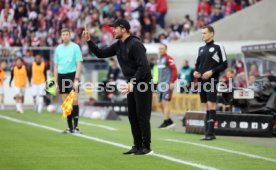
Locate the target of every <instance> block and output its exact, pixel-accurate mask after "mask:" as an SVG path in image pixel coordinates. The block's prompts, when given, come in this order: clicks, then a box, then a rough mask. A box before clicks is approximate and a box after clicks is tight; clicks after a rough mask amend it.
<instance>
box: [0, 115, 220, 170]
mask: <svg viewBox="0 0 276 170" xmlns="http://www.w3.org/2000/svg"><path fill="white" fill-rule="evenodd" d="M0 118H2V119H5V120H9V121H11V122H16V123H21V124H25V125H30V126H34V127H38V128H42V129H47V130H51V131H54V132H58V133H61V132H62V130H59V129H56V128H53V127H49V126H45V125H40V124H37V123H33V122H28V121H23V120H19V119H15V118H12V117H9V116H4V115H0ZM72 135H74V136H77V137H81V138H85V139H90V140H93V141H96V142H100V143H105V144H109V145H113V146H117V147H120V148H124V149H129V148H130V146H127V145H124V144H121V143H116V142H112V141H108V140H104V139H100V138H96V137H92V136H87V135H83V134H72ZM152 156H155V157H158V158H162V159H165V160H168V161H172V162H177V163H180V164H184V165H189V166H192V167H195V168H199V169H206V170H218V169H217V168H214V167H210V166H205V165H201V164H197V163H192V162H188V161H185V160H181V159H177V158H173V157H171V156H167V155H163V154H157V153H154V154H152Z"/></svg>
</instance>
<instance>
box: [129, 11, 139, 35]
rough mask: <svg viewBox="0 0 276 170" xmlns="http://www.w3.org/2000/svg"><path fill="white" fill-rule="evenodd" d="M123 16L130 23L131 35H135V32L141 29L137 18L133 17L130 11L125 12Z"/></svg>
mask: <svg viewBox="0 0 276 170" xmlns="http://www.w3.org/2000/svg"><path fill="white" fill-rule="evenodd" d="M125 18H126V20H127V21H128V22H129V24H130V28H131V29H130V32H131V33H132V34H133V35H137V33H138V32H140V31H141V23H140V22H139V21H138V19H136V18H133V17H132V16H131V14H130V13H125Z"/></svg>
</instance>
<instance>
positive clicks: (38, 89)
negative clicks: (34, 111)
mask: <svg viewBox="0 0 276 170" xmlns="http://www.w3.org/2000/svg"><path fill="white" fill-rule="evenodd" d="M32 94H33V96H44V95H45V94H46V93H45V83H42V84H32Z"/></svg>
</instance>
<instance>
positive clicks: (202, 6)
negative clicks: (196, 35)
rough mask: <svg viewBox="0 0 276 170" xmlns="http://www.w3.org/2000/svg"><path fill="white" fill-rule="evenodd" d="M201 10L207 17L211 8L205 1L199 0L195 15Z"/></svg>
mask: <svg viewBox="0 0 276 170" xmlns="http://www.w3.org/2000/svg"><path fill="white" fill-rule="evenodd" d="M202 10H204V11H205V12H206V13H207V15H210V14H211V11H212V8H211V6H210V4H209V3H208V1H207V0H199V2H198V6H197V14H199V13H200V12H201V11H202Z"/></svg>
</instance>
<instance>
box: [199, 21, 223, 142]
mask: <svg viewBox="0 0 276 170" xmlns="http://www.w3.org/2000/svg"><path fill="white" fill-rule="evenodd" d="M214 34H215V31H214V28H213V27H212V26H205V27H203V28H201V35H202V40H203V41H204V42H205V43H206V44H205V46H202V47H200V48H199V50H198V57H197V60H196V65H195V71H194V77H195V78H198V79H199V82H200V84H201V86H200V87H201V88H200V92H199V93H200V100H201V103H204V104H207V105H206V106H207V114H206V119H205V136H204V137H203V138H202V140H213V139H216V137H215V133H214V123H215V117H216V100H217V83H218V81H219V74H220V73H221V72H223V71H224V70H225V69H226V68H227V59H226V54H225V50H224V47H223V46H222V45H220V44H217V43H215V42H214ZM210 83H211V86H210ZM205 87H206V88H205Z"/></svg>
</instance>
